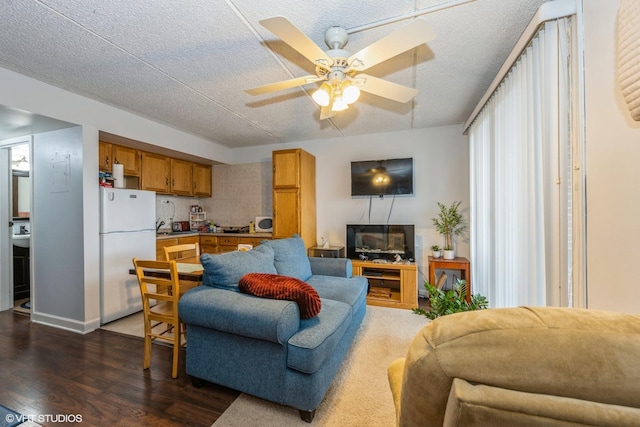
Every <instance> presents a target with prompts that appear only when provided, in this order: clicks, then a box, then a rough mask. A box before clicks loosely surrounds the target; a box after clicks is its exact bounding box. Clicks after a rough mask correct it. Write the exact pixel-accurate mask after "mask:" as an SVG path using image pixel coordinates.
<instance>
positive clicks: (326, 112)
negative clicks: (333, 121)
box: [320, 105, 336, 120]
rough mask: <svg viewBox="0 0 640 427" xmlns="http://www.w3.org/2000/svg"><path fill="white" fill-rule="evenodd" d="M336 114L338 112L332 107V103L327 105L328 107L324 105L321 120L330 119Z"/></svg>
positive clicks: (321, 110)
mask: <svg viewBox="0 0 640 427" xmlns="http://www.w3.org/2000/svg"><path fill="white" fill-rule="evenodd" d="M335 115H336V112H335V111H333V110H332V109H331V105H327V106H326V107H322V108H321V109H320V120H325V119H330V118H331V117H333V116H335Z"/></svg>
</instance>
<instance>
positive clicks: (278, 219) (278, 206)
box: [272, 148, 317, 248]
mask: <svg viewBox="0 0 640 427" xmlns="http://www.w3.org/2000/svg"><path fill="white" fill-rule="evenodd" d="M272 161H273V238H274V239H282V238H287V237H291V236H293V234H298V235H299V236H300V237H301V238H302V240H303V241H304V243H305V247H307V248H310V247H312V246H316V244H317V236H316V158H315V157H314V156H313V155H312V154H310V153H307V152H306V151H304V150H302V149H300V148H297V149H292V150H278V151H274V152H273V154H272Z"/></svg>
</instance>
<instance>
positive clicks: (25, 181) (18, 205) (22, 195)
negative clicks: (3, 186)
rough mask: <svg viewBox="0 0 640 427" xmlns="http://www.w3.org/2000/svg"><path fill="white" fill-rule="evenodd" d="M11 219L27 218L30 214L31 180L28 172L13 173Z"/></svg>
mask: <svg viewBox="0 0 640 427" xmlns="http://www.w3.org/2000/svg"><path fill="white" fill-rule="evenodd" d="M12 175H13V190H12V192H13V203H12V205H13V217H14V218H29V212H31V178H30V177H29V172H23V171H15V170H14V171H13V172H12Z"/></svg>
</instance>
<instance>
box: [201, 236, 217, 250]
mask: <svg viewBox="0 0 640 427" xmlns="http://www.w3.org/2000/svg"><path fill="white" fill-rule="evenodd" d="M216 252H218V236H200V253H201V254H215V253H216Z"/></svg>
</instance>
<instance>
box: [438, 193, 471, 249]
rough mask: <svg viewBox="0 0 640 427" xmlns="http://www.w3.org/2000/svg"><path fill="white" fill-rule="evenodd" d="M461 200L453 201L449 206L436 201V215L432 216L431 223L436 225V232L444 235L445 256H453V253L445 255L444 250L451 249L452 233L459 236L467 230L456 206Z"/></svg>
mask: <svg viewBox="0 0 640 427" xmlns="http://www.w3.org/2000/svg"><path fill="white" fill-rule="evenodd" d="M460 203H462V202H453V203H451V206H449V207H446V206H445V205H444V204H442V203H440V202H438V208H439V209H440V212H438V216H437V217H435V218H432V220H433V225H434V226H435V227H436V230H437V231H438V233H440V234H442V235H443V236H444V249H443V250H444V251H445V258H449V259H451V258H453V253H451V255H450V256H446V255H447V253H446V251H453V235H454V234H455V235H456V236H459V235H460V234H462V233H463V232H465V231H466V230H467V226H466V224H464V222H463V218H462V215H461V214H460V212H459V211H458V207H459V206H460Z"/></svg>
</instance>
